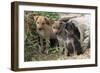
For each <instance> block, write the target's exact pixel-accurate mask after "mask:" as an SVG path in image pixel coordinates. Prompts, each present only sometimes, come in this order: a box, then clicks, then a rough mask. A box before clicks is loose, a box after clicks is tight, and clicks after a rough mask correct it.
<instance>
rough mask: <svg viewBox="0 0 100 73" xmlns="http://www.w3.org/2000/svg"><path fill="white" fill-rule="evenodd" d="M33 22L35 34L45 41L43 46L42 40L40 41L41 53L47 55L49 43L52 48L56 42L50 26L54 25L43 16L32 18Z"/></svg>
mask: <svg viewBox="0 0 100 73" xmlns="http://www.w3.org/2000/svg"><path fill="white" fill-rule="evenodd" d="M34 20H35V22H36V28H37V32H38V33H39V34H40V36H41V37H42V38H43V39H45V40H46V43H45V45H44V44H43V39H40V40H41V41H40V42H41V44H42V45H41V46H42V47H43V50H44V49H45V50H44V51H43V52H45V53H46V54H48V47H49V43H50V47H54V46H55V45H56V44H54V43H56V42H57V39H56V35H55V34H54V33H53V31H52V24H53V23H54V21H53V20H50V19H48V18H47V17H45V16H34Z"/></svg>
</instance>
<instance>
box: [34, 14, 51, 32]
mask: <svg viewBox="0 0 100 73" xmlns="http://www.w3.org/2000/svg"><path fill="white" fill-rule="evenodd" d="M34 20H35V22H36V27H37V30H38V31H42V30H45V28H46V27H47V26H51V25H52V21H51V20H49V19H48V18H47V17H45V16H34Z"/></svg>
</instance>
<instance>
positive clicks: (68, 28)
mask: <svg viewBox="0 0 100 73" xmlns="http://www.w3.org/2000/svg"><path fill="white" fill-rule="evenodd" d="M52 29H53V32H54V33H55V34H56V35H57V39H58V41H59V46H61V47H64V50H65V54H67V55H74V54H77V55H80V54H81V53H82V48H81V44H80V42H79V38H80V36H79V34H76V33H79V32H78V29H77V28H76V27H75V25H74V24H73V23H72V22H70V21H69V19H67V20H66V21H65V20H64V19H60V20H58V21H55V23H54V24H53V26H52Z"/></svg>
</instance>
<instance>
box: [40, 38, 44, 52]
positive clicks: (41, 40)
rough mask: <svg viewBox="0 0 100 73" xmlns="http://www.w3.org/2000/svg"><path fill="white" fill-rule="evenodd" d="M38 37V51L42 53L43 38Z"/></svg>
mask: <svg viewBox="0 0 100 73" xmlns="http://www.w3.org/2000/svg"><path fill="white" fill-rule="evenodd" d="M39 39H40V46H39V52H40V53H42V51H43V49H44V48H43V38H41V37H40V38H39Z"/></svg>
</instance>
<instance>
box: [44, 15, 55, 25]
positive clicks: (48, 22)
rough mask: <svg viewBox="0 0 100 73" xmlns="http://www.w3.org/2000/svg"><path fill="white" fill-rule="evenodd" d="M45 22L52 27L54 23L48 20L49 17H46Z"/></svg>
mask: <svg viewBox="0 0 100 73" xmlns="http://www.w3.org/2000/svg"><path fill="white" fill-rule="evenodd" d="M45 21H46V23H47V24H48V25H52V24H53V23H54V21H53V20H51V19H48V18H47V17H45Z"/></svg>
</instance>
